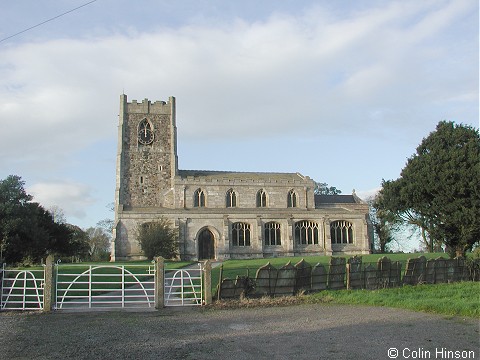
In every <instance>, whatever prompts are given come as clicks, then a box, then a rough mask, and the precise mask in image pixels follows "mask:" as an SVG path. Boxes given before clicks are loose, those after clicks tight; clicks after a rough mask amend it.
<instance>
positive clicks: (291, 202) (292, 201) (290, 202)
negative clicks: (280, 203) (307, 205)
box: [287, 189, 297, 208]
mask: <svg viewBox="0 0 480 360" xmlns="http://www.w3.org/2000/svg"><path fill="white" fill-rule="evenodd" d="M287 207H289V208H292V207H297V194H296V193H295V191H293V189H292V190H290V191H289V192H288V196H287Z"/></svg>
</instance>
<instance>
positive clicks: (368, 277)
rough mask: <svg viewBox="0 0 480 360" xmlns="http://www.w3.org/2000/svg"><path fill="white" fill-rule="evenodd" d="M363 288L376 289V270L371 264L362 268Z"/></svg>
mask: <svg viewBox="0 0 480 360" xmlns="http://www.w3.org/2000/svg"><path fill="white" fill-rule="evenodd" d="M363 288H364V289H368V290H374V289H376V288H377V268H376V267H375V266H373V265H372V264H368V266H365V267H364V268H363Z"/></svg>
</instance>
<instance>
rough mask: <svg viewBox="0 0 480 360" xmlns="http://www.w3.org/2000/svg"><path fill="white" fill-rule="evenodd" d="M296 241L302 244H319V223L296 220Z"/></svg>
mask: <svg viewBox="0 0 480 360" xmlns="http://www.w3.org/2000/svg"><path fill="white" fill-rule="evenodd" d="M295 242H296V243H297V244H300V245H313V244H315V245H316V244H318V224H317V223H316V222H314V221H308V220H302V221H298V222H296V223H295Z"/></svg>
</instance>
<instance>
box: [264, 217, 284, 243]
mask: <svg viewBox="0 0 480 360" xmlns="http://www.w3.org/2000/svg"><path fill="white" fill-rule="evenodd" d="M264 241H265V245H267V246H270V245H282V239H281V231H280V224H279V223H276V222H273V221H272V222H268V223H266V224H265V232H264Z"/></svg>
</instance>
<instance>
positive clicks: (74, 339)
mask: <svg viewBox="0 0 480 360" xmlns="http://www.w3.org/2000/svg"><path fill="white" fill-rule="evenodd" d="M479 345H480V344H479V321H478V319H471V318H468V319H463V318H448V317H445V316H438V315H430V314H424V313H418V312H412V311H407V310H398V309H389V308H379V307H360V306H348V305H345V306H342V305H322V304H314V305H296V306H288V307H271V308H250V309H248V308H247V309H246V308H243V309H233V310H214V309H202V308H181V309H179V308H175V309H172V308H168V309H165V310H162V311H158V312H157V311H152V312H126V311H122V312H120V311H115V312H82V313H67V312H55V313H52V314H41V313H28V314H27V313H11V312H3V313H0V358H1V359H231V360H234V359H295V360H297V359H355V360H362V359H389V358H390V357H389V354H390V356H395V354H396V353H395V350H390V352H389V349H391V348H395V349H397V351H398V353H397V354H398V356H397V357H396V358H397V359H406V358H408V359H415V358H416V359H442V358H443V359H446V358H448V357H447V355H449V354H450V355H451V354H452V353H447V352H446V351H453V352H455V351H456V352H458V353H453V355H455V354H459V355H462V356H464V355H465V356H469V357H461V358H475V359H478V358H479ZM472 355H474V356H475V357H472ZM392 358H393V357H392ZM450 358H455V357H450Z"/></svg>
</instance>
